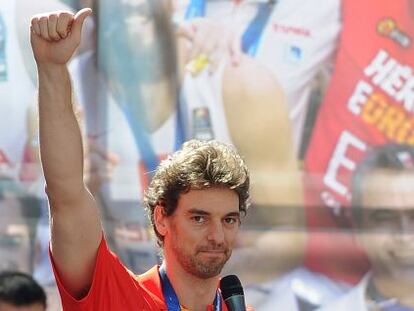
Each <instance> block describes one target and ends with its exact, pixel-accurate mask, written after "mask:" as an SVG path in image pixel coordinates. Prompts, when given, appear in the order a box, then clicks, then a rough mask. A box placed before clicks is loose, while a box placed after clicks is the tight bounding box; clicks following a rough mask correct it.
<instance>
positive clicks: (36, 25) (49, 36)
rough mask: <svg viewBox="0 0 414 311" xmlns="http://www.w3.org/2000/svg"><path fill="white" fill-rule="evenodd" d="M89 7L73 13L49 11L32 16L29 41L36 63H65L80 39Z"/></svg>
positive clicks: (90, 11) (89, 10)
mask: <svg viewBox="0 0 414 311" xmlns="http://www.w3.org/2000/svg"><path fill="white" fill-rule="evenodd" d="M91 13H92V10H91V9H89V8H86V9H82V10H80V11H79V12H78V13H76V14H75V15H74V14H72V13H70V12H64V11H60V12H50V13H45V14H39V15H35V16H33V17H32V20H31V26H30V30H31V31H30V42H31V44H32V49H33V54H34V57H35V60H36V62H37V64H38V65H40V64H55V65H64V64H66V63H67V62H68V61H69V60H70V58H71V57H72V55H73V54H74V52H75V50H76V48H77V47H78V46H79V43H80V40H81V31H82V26H83V22H84V21H85V19H86V17H88V16H89V15H90V14H91Z"/></svg>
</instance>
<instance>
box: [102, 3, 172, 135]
mask: <svg viewBox="0 0 414 311" xmlns="http://www.w3.org/2000/svg"><path fill="white" fill-rule="evenodd" d="M162 3H163V2H162V1H148V0H118V1H115V0H102V1H100V2H99V33H98V50H99V52H98V57H99V62H100V66H101V68H103V70H104V72H105V75H106V77H107V80H108V82H109V86H110V88H111V91H112V93H113V94H114V96H115V97H116V100H117V101H121V102H122V104H128V105H132V107H133V109H132V110H133V111H136V115H137V117H138V118H139V121H140V122H142V124H145V125H146V128H147V129H149V130H150V131H153V130H155V129H156V128H158V127H159V126H160V125H161V124H162V123H163V122H165V120H166V119H167V118H168V117H169V116H170V114H171V112H172V111H173V107H174V104H175V102H174V101H173V100H171V99H175V98H176V96H175V87H174V86H175V76H174V74H175V73H174V68H175V61H176V60H175V50H174V44H173V42H174V41H173V40H174V38H173V37H172V32H171V29H170V22H169V15H168V12H167V9H166V7H165V6H164V5H163V4H162Z"/></svg>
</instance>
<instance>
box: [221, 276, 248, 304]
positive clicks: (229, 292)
mask: <svg viewBox="0 0 414 311" xmlns="http://www.w3.org/2000/svg"><path fill="white" fill-rule="evenodd" d="M220 290H221V295H222V296H223V299H224V300H226V299H227V298H229V297H231V296H235V295H240V296H244V292H243V287H242V285H241V282H240V280H239V278H238V277H237V276H235V275H227V276H225V277H224V278H222V279H221V281H220Z"/></svg>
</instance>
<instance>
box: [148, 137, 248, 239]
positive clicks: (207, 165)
mask: <svg viewBox="0 0 414 311" xmlns="http://www.w3.org/2000/svg"><path fill="white" fill-rule="evenodd" d="M249 184H250V177H249V170H248V168H247V166H246V164H245V163H244V161H243V159H242V158H241V157H240V155H239V154H238V153H237V152H236V150H235V149H234V148H233V147H232V146H230V145H227V144H224V143H220V142H218V141H215V140H211V141H200V140H190V141H188V142H186V143H185V144H184V145H183V147H182V149H181V150H179V151H177V152H176V153H174V154H173V155H172V156H171V157H169V158H168V159H166V160H164V161H162V162H161V164H160V165H159V166H158V168H157V170H156V172H155V175H154V177H153V179H152V181H151V183H150V185H149V187H148V189H147V191H146V192H145V194H144V200H143V202H144V207H145V208H146V210H147V212H148V216H149V218H150V221H151V224H152V227H153V229H154V232H155V234H156V236H157V240H158V241H157V243H158V245H159V246H162V245H163V236H162V235H160V234H159V233H158V232H157V229H156V227H155V223H154V209H155V207H156V206H157V205H159V206H162V207H163V209H164V213H165V214H166V215H167V216H171V215H172V214H173V213H174V211H175V210H176V208H177V202H178V199H179V197H180V195H181V194H182V193H187V192H188V191H190V190H202V189H207V188H212V187H223V188H227V189H231V190H234V191H235V192H236V193H237V195H238V197H239V211H240V212H242V213H243V214H245V213H246V211H247V208H248V206H249V203H248V202H249Z"/></svg>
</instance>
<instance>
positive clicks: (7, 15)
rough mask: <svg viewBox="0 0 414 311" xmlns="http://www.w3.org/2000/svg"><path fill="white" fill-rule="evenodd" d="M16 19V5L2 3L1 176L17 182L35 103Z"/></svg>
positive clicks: (8, 0) (11, 1)
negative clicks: (30, 114) (32, 108)
mask: <svg viewBox="0 0 414 311" xmlns="http://www.w3.org/2000/svg"><path fill="white" fill-rule="evenodd" d="M17 19H18V17H17V13H16V1H14V0H0V116H1V122H0V133H2V134H1V135H0V176H2V175H6V176H8V177H10V178H13V179H15V180H17V179H18V174H19V167H20V162H21V161H22V158H23V152H24V148H25V144H26V142H27V117H28V115H27V114H28V108H29V107H30V105H34V104H35V102H36V97H35V86H34V83H33V81H32V80H31V78H30V76H29V73H28V72H27V69H26V67H25V65H24V61H23V55H22V51H21V48H20V44H19V42H18V35H17V22H16V21H17Z"/></svg>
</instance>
